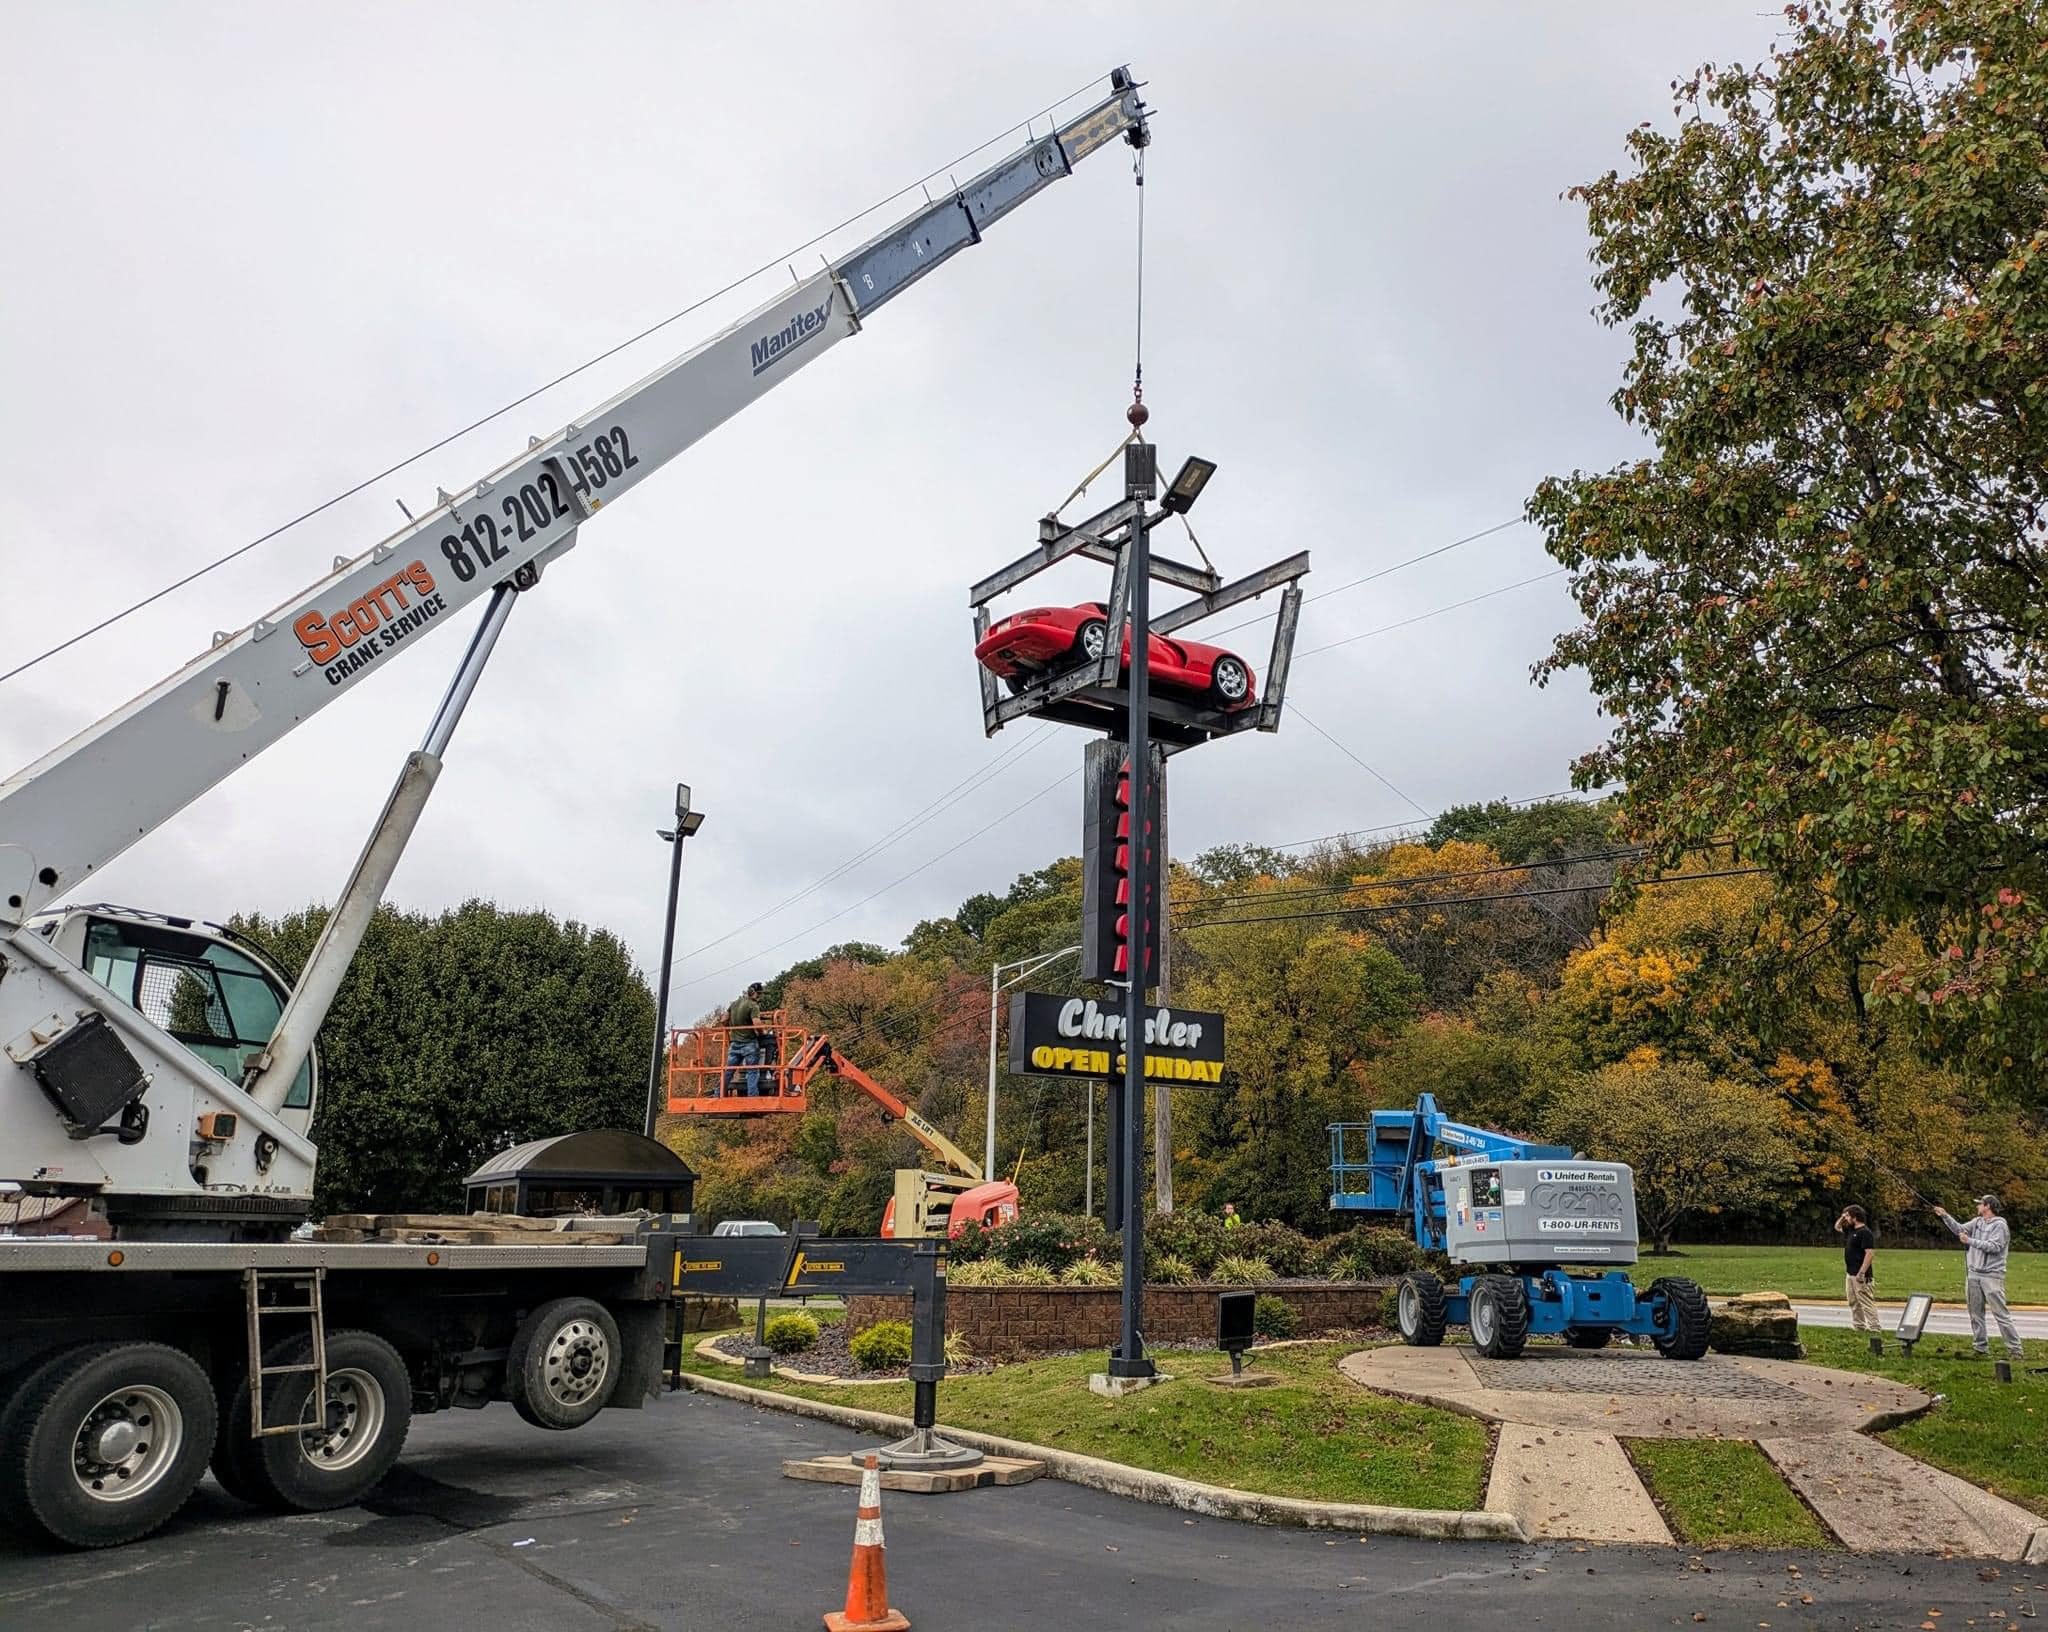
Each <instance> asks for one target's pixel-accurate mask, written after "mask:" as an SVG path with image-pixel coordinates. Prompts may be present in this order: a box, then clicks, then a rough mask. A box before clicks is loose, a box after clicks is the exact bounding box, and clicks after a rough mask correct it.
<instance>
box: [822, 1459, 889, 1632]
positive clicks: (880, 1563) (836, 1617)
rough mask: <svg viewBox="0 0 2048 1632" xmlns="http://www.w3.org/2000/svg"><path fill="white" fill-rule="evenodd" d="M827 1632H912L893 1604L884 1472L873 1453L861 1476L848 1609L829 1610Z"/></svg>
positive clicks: (826, 1616) (847, 1585) (854, 1530)
mask: <svg viewBox="0 0 2048 1632" xmlns="http://www.w3.org/2000/svg"><path fill="white" fill-rule="evenodd" d="M825 1626H826V1628H827V1632H909V1627H910V1622H909V1621H908V1620H906V1619H905V1618H904V1617H903V1616H902V1615H899V1614H898V1613H897V1612H896V1611H895V1610H893V1609H891V1608H890V1607H889V1567H888V1565H887V1563H886V1562H885V1561H884V1560H883V1557H882V1473H881V1469H880V1467H879V1466H878V1465H877V1464H876V1462H875V1459H874V1458H873V1457H872V1456H870V1457H869V1458H868V1459H867V1462H866V1464H865V1465H864V1466H863V1467H862V1470H861V1476H860V1517H859V1518H858V1519H856V1520H855V1521H854V1525H853V1562H852V1564H850V1565H849V1566H848V1567H847V1571H846V1609H845V1610H844V1612H840V1611H837V1610H829V1609H828V1610H827V1611H826V1612H825Z"/></svg>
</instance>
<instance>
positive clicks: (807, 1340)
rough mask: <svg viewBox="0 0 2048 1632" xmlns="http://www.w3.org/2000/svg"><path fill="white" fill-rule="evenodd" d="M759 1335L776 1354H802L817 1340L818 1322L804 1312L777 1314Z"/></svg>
mask: <svg viewBox="0 0 2048 1632" xmlns="http://www.w3.org/2000/svg"><path fill="white" fill-rule="evenodd" d="M761 1335H762V1337H763V1339H764V1340H765V1341H766V1342H767V1344H768V1347H769V1348H771V1349H773V1350H774V1351H775V1352H776V1353H777V1354H802V1353H803V1352H804V1350H805V1349H808V1348H809V1347H811V1345H812V1344H814V1343H816V1342H817V1341H818V1323H817V1322H816V1321H815V1320H813V1319H811V1317H810V1316H809V1315H804V1314H794V1313H792V1314H787V1315H777V1316H776V1317H775V1318H774V1319H773V1320H771V1321H769V1322H768V1325H767V1327H766V1328H765V1329H764V1330H763V1331H762V1334H761Z"/></svg>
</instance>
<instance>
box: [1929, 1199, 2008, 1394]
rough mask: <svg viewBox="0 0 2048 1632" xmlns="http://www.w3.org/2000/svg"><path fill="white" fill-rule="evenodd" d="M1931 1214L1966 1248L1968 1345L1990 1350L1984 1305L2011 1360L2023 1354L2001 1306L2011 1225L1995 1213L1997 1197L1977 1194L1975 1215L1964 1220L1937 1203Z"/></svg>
mask: <svg viewBox="0 0 2048 1632" xmlns="http://www.w3.org/2000/svg"><path fill="white" fill-rule="evenodd" d="M1934 1216H1935V1217H1936V1218H1938V1219H1940V1220H1941V1221H1942V1223H1944V1224H1946V1225H1947V1226H1948V1227H1949V1229H1950V1230H1952V1231H1953V1232H1954V1233H1955V1235H1956V1237H1957V1239H1958V1240H1960V1241H1961V1242H1962V1243H1963V1245H1964V1246H1966V1247H1968V1248H1969V1249H1970V1250H1969V1253H1968V1255H1967V1257H1966V1258H1965V1260H1964V1266H1965V1267H1964V1273H1963V1295H1964V1297H1965V1299H1966V1300H1967V1301H1968V1303H1969V1305H1970V1342H1971V1344H1972V1346H1973V1347H1975V1349H1976V1351H1977V1352H1978V1353H1979V1354H1980V1355H1985V1354H1989V1353H1990V1352H1991V1339H1990V1337H1989V1336H1988V1335H1987V1334H1986V1333H1985V1330H1984V1312H1985V1311H1986V1310H1987V1309H1988V1310H1990V1312H1991V1318H1992V1319H1993V1320H1995V1321H1997V1322H1998V1335H1999V1336H2000V1337H2001V1338H2003V1339H2004V1340H2005V1347H2006V1352H2007V1353H2009V1354H2010V1355H2011V1356H2012V1357H2013V1358H2014V1359H2015V1360H2018V1359H2021V1358H2023V1356H2022V1355H2021V1352H2020V1333H2019V1328H2018V1327H2017V1326H2015V1325H2014V1324H2013V1320H2012V1311H2011V1310H2009V1309H2007V1308H2006V1306H2005V1257H2006V1253H2007V1252H2008V1251H2009V1250H2010V1248H2011V1246H2012V1227H2011V1226H2010V1225H2009V1224H2007V1223H2006V1221H2005V1220H2004V1219H2002V1218H2000V1217H1999V1216H1998V1198H1997V1197H1996V1196H1979V1197H1978V1198H1977V1216H1976V1217H1975V1218H1973V1219H1971V1220H1970V1222H1969V1223H1967V1224H1965V1223H1963V1222H1962V1220H1960V1219H1957V1218H1951V1217H1950V1216H1949V1214H1948V1212H1947V1210H1946V1209H1945V1208H1941V1207H1937V1208H1935V1209H1934Z"/></svg>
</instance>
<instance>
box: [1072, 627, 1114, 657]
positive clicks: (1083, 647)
mask: <svg viewBox="0 0 2048 1632" xmlns="http://www.w3.org/2000/svg"><path fill="white" fill-rule="evenodd" d="M1108 645H1109V625H1108V624H1106V623H1104V622H1103V621H1102V620H1101V619H1100V618H1090V619H1089V620H1088V621H1087V622H1086V623H1084V624H1082V625H1081V627H1080V628H1078V629H1076V630H1075V631H1074V650H1075V651H1077V652H1079V653H1080V654H1081V657H1080V661H1081V662H1083V663H1100V662H1101V661H1102V653H1103V651H1104V649H1105V648H1106V647H1107V646H1108Z"/></svg>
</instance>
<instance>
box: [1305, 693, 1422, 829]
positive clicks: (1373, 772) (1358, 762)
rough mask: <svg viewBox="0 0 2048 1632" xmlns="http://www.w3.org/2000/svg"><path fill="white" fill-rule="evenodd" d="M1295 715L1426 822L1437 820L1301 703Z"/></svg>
mask: <svg viewBox="0 0 2048 1632" xmlns="http://www.w3.org/2000/svg"><path fill="white" fill-rule="evenodd" d="M1294 714H1295V718H1297V719H1299V720H1300V721H1301V723H1302V724H1303V725H1305V726H1307V727H1308V728H1309V729H1310V730H1311V731H1313V732H1314V733H1315V734H1316V735H1317V736H1319V737H1321V738H1322V739H1323V741H1325V742H1327V743H1328V744H1329V745H1330V746H1331V747H1332V748H1334V749H1336V750H1337V752H1338V753H1340V754H1342V755H1343V756H1344V757H1345V758H1346V759H1348V760H1350V761H1351V763H1352V764H1354V765H1356V766H1357V767H1358V768H1359V769H1360V770H1361V771H1363V772H1365V774H1366V775H1367V776H1369V777H1371V778H1372V779H1373V780H1374V781H1375V782H1377V783H1379V784H1380V786H1381V787H1383V788H1385V789H1386V790H1387V791H1388V792H1390V793H1392V794H1393V795H1394V796H1395V797H1396V798H1398V799H1400V800H1402V801H1403V802H1404V803H1406V804H1408V805H1411V806H1413V807H1414V809H1415V811H1416V813H1417V814H1418V815H1420V816H1421V817H1422V819H1423V820H1424V821H1435V820H1436V818H1435V817H1433V816H1431V815H1430V813H1429V812H1428V811H1426V810H1424V809H1423V808H1422V806H1421V805H1419V804H1416V802H1415V801H1414V800H1413V799H1411V798H1409V797H1408V795H1407V794H1405V793H1403V792H1402V791H1401V790H1400V789H1399V788H1397V787H1395V786H1394V784H1393V783H1391V782H1389V781H1388V780H1387V779H1386V778H1385V777H1384V776H1382V775H1380V773H1379V772H1378V771H1376V770H1374V769H1373V768H1372V767H1371V766H1370V765H1368V764H1366V762H1365V761H1364V760H1362V759H1360V758H1359V757H1358V756H1357V755H1356V754H1354V753H1353V752H1352V751H1351V750H1350V749H1349V748H1347V747H1345V746H1344V744H1343V743H1341V742H1339V741H1338V740H1337V739H1336V738H1335V737H1333V736H1331V735H1330V733H1329V732H1327V731H1325V730H1324V729H1323V728H1322V727H1321V726H1320V725H1317V724H1316V722H1315V721H1314V720H1312V719H1310V718H1309V717H1308V714H1307V713H1306V712H1305V711H1304V710H1303V708H1302V706H1301V705H1300V704H1299V703H1296V704H1295V705H1294Z"/></svg>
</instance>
